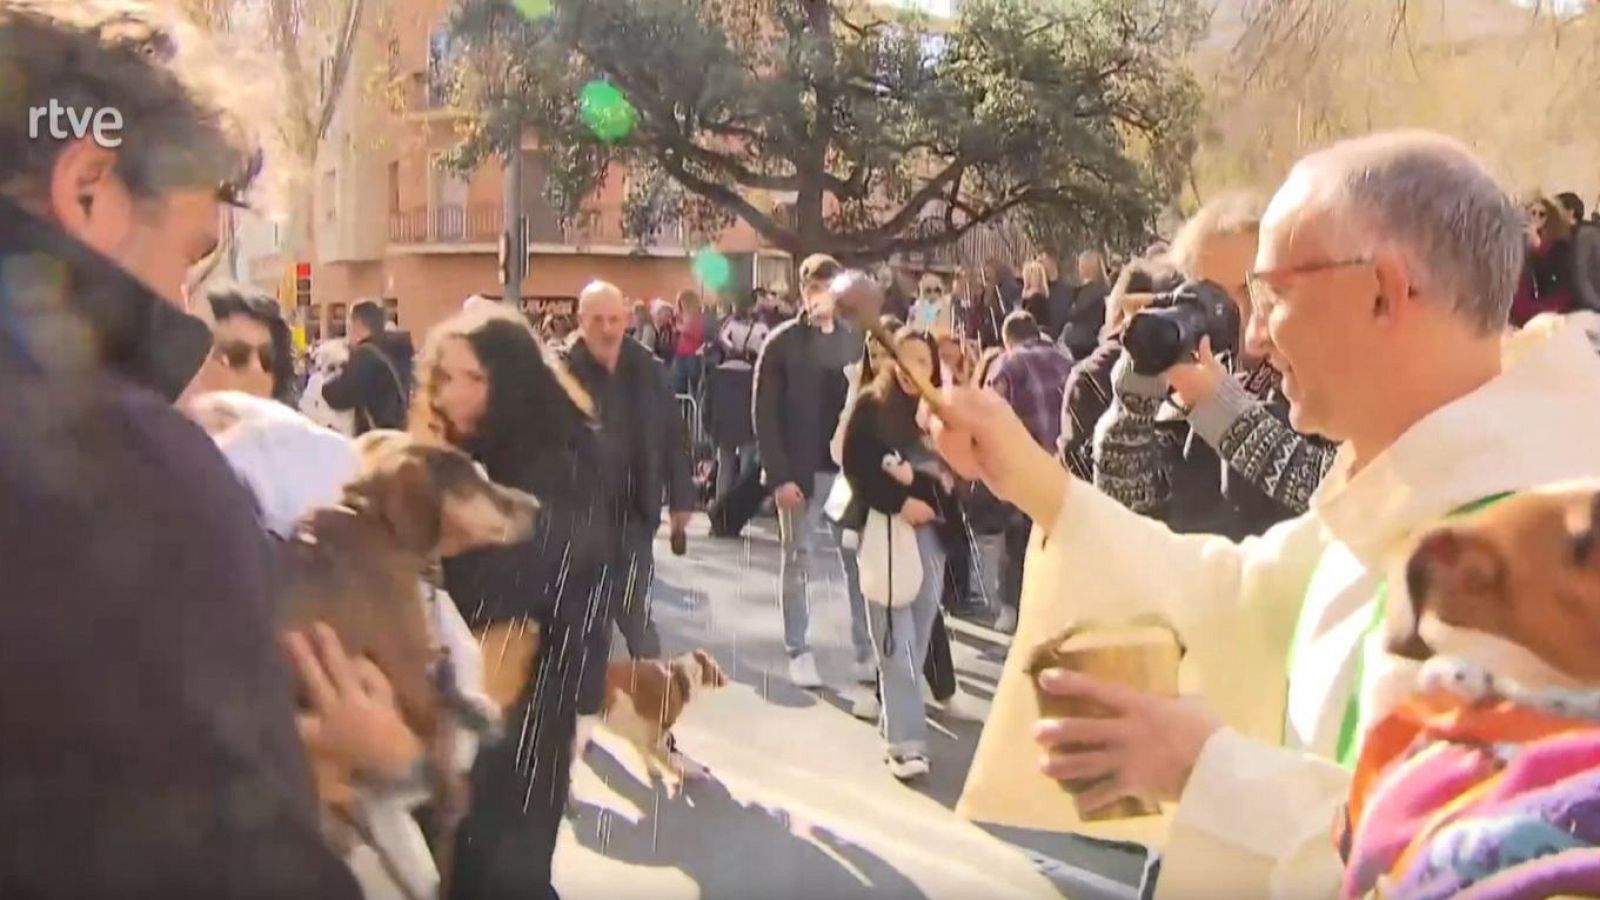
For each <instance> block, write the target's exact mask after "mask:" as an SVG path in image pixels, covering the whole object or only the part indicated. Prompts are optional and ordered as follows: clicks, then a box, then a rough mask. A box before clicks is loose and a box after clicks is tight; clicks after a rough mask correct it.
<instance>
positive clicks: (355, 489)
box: [279, 431, 538, 811]
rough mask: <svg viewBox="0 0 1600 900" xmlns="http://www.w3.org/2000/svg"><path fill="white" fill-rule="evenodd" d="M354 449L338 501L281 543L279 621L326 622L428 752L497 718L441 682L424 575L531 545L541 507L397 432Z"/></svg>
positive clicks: (461, 459)
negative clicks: (463, 556)
mask: <svg viewBox="0 0 1600 900" xmlns="http://www.w3.org/2000/svg"><path fill="white" fill-rule="evenodd" d="M357 450H358V452H359V457H360V462H359V469H358V474H357V476H356V479H355V480H354V481H353V482H351V483H350V484H349V485H347V486H346V488H345V490H344V495H343V498H342V500H341V502H340V503H339V504H338V505H335V506H330V507H326V508H322V509H317V510H314V511H313V512H311V513H309V514H308V515H306V516H305V518H303V519H302V520H301V522H300V526H299V529H298V530H297V531H296V533H295V535H294V537H293V538H292V539H291V540H290V541H288V542H287V543H286V544H285V545H284V548H283V553H282V557H283V562H284V570H285V573H286V581H287V584H286V587H285V591H284V594H283V596H282V600H281V605H280V609H279V612H280V624H281V625H282V626H283V627H284V628H285V629H286V630H299V629H304V628H306V627H309V626H310V625H311V624H313V623H316V622H323V623H326V624H327V625H328V626H329V627H331V628H332V629H333V630H334V632H335V633H337V634H338V636H339V639H340V641H341V643H342V644H343V645H344V647H345V649H346V650H347V651H348V652H349V653H350V654H351V655H352V656H357V657H359V656H365V657H367V658H369V659H371V660H372V662H373V663H374V664H375V665H376V666H377V667H378V669H379V670H381V671H382V672H383V673H384V675H385V676H386V677H387V678H388V680H389V682H390V683H391V684H392V685H393V688H394V694H395V700H396V703H397V705H398V707H399V709H400V713H401V716H402V718H403V719H404V720H405V722H406V724H407V725H408V726H409V727H410V728H411V730H412V731H414V732H415V733H416V734H417V735H418V736H419V737H420V738H421V739H422V740H423V742H424V743H425V744H428V745H429V746H435V740H436V739H440V740H446V738H443V737H441V736H444V735H446V734H447V733H448V734H449V735H452V736H453V733H454V732H453V730H452V729H453V726H454V722H455V719H457V718H459V719H461V720H462V721H463V722H467V723H474V720H477V722H476V723H475V724H479V725H482V726H487V725H491V724H493V723H494V722H496V721H497V719H498V711H495V710H487V709H481V708H479V706H481V704H479V705H473V704H471V703H470V701H467V699H466V698H465V695H464V694H462V693H461V691H460V689H459V686H458V685H454V684H453V683H450V679H449V678H441V677H440V668H439V663H440V654H439V651H438V650H437V648H436V642H435V639H434V634H433V630H432V628H431V627H430V625H429V615H430V612H429V610H430V607H429V604H428V598H427V596H426V594H425V590H424V584H425V579H426V576H427V575H428V574H429V572H430V570H431V569H432V568H433V566H434V564H435V562H436V561H437V560H438V559H439V558H441V557H447V556H451V555H454V554H457V553H461V552H464V551H467V550H470V549H475V548H479V547H487V546H499V545H506V544H512V543H515V542H517V541H520V540H522V539H524V538H526V536H527V535H528V534H529V533H530V531H531V530H532V527H533V520H534V514H535V512H536V510H537V509H538V502H537V501H536V500H535V499H534V498H533V497H532V496H530V495H528V494H526V493H523V492H521V491H517V490H512V489H510V488H506V487H502V486H500V485H498V484H495V483H494V482H492V481H490V480H489V479H488V478H487V477H486V476H485V475H484V474H483V471H482V470H481V469H480V468H479V467H478V466H477V465H476V464H475V463H473V462H472V460H471V459H470V458H468V457H467V456H466V455H464V454H462V453H460V452H459V451H457V450H454V449H452V448H449V447H445V446H439V445H433V444H428V443H423V442H420V441H418V440H416V439H414V438H412V437H410V436H409V435H406V434H403V433H400V432H382V431H380V432H372V433H370V434H368V435H365V436H363V437H362V438H361V439H360V440H359V441H358V442H357ZM442 602H448V601H447V600H446V601H442ZM447 709H448V710H453V711H454V712H455V713H457V715H456V716H448V715H444V713H445V712H446V711H447ZM439 762H440V760H438V759H436V763H439ZM444 768H448V766H447V765H445V766H444ZM322 787H324V788H332V790H324V796H325V802H328V801H330V800H332V799H333V798H339V797H348V796H349V795H350V793H351V792H350V791H348V790H339V786H337V785H333V786H322ZM329 795H331V797H330V796H329ZM335 802H337V801H335ZM330 811H338V810H337V809H331V810H330Z"/></svg>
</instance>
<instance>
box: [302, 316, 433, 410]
mask: <svg viewBox="0 0 1600 900" xmlns="http://www.w3.org/2000/svg"><path fill="white" fill-rule="evenodd" d="M413 356H415V350H414V349H413V348H412V344H411V335H410V334H408V333H406V332H404V331H386V332H384V333H383V334H379V335H374V336H373V337H370V338H368V339H366V340H364V341H362V342H361V343H359V344H357V345H356V348H355V350H353V351H351V353H350V362H349V363H348V364H347V365H346V366H345V367H344V371H343V372H340V373H339V375H338V376H337V377H335V378H331V379H329V380H328V382H327V383H326V384H324V385H323V386H322V399H324V400H326V401H328V405H329V406H331V407H333V408H334V409H338V410H355V411H356V433H357V434H365V433H366V432H368V431H372V430H374V429H378V428H405V427H406V412H407V409H406V408H407V405H408V404H409V403H410V398H411V369H412V357H413Z"/></svg>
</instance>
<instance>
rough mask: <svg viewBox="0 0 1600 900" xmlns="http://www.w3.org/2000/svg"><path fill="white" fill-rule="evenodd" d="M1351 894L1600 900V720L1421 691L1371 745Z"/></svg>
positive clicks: (1375, 733) (1347, 891)
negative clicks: (1582, 898)
mask: <svg viewBox="0 0 1600 900" xmlns="http://www.w3.org/2000/svg"><path fill="white" fill-rule="evenodd" d="M1340 826H1341V827H1340V828H1339V829H1338V834H1337V835H1336V838H1337V840H1338V842H1339V846H1340V849H1341V851H1342V852H1343V853H1344V858H1345V861H1346V868H1345V879H1344V884H1343V886H1342V889H1341V891H1340V896H1341V897H1342V898H1357V897H1363V898H1365V897H1381V898H1405V900H1429V898H1445V897H1472V898H1480V900H1512V898H1517V900H1521V898H1528V900H1532V898H1548V897H1556V896H1562V895H1567V896H1586V897H1600V722H1597V721H1594V720H1593V719H1590V718H1588V717H1579V716H1570V715H1565V716H1564V715H1558V714H1552V713H1551V712H1547V711H1542V710H1539V709H1535V708H1532V707H1529V706H1527V705H1526V704H1518V703H1512V702H1510V701H1506V700H1494V699H1488V700H1483V699H1479V700H1474V699H1471V698H1467V697H1463V696H1461V695H1459V694H1454V693H1450V692H1433V693H1429V694H1424V695H1419V696H1418V697H1416V698H1414V699H1413V700H1412V701H1411V702H1409V703H1407V704H1405V705H1404V706H1402V707H1401V708H1400V709H1398V710H1396V711H1395V712H1394V713H1393V714H1391V715H1390V716H1389V717H1387V718H1386V719H1384V720H1383V721H1382V722H1380V723H1379V724H1378V725H1377V726H1376V727H1375V728H1374V729H1372V730H1371V731H1370V732H1369V733H1368V734H1367V737H1366V740H1365V742H1364V746H1363V749H1362V753H1361V757H1360V760H1359V762H1358V764H1357V767H1356V772H1355V781H1354V787H1353V790H1352V793H1351V800H1350V804H1349V808H1348V810H1347V815H1346V817H1345V821H1344V822H1342V823H1340Z"/></svg>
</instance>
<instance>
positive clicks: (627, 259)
mask: <svg viewBox="0 0 1600 900" xmlns="http://www.w3.org/2000/svg"><path fill="white" fill-rule="evenodd" d="M449 6H450V3H449V0H416V2H413V3H408V4H405V5H404V6H403V7H401V6H400V5H399V4H396V5H395V7H394V8H393V12H391V13H390V16H389V19H388V21H386V22H384V23H382V25H383V27H381V28H372V29H368V31H369V34H368V36H367V37H366V38H365V39H364V40H363V41H362V43H361V44H360V45H359V46H358V48H357V51H356V58H355V63H354V66H353V68H352V72H351V76H350V77H349V78H348V79H347V81H346V84H345V91H346V95H345V97H344V98H343V101H342V102H341V104H340V107H339V111H338V113H337V115H336V116H335V119H334V121H333V123H332V125H331V126H330V128H329V131H328V133H327V135H326V137H325V138H324V142H323V147H322V152H321V153H320V159H319V161H318V171H316V172H314V173H312V174H311V175H310V177H311V178H312V179H313V181H312V188H313V191H314V196H315V209H314V211H313V213H312V214H313V217H314V222H313V229H314V234H315V252H314V253H313V254H306V256H310V257H311V258H310V259H305V258H300V259H296V258H292V257H291V256H290V255H289V254H287V253H286V252H285V249H284V246H283V241H282V237H283V233H282V230H281V229H280V228H278V227H275V226H273V225H272V224H270V223H264V222H261V221H259V220H250V219H249V218H248V217H247V218H246V219H245V220H243V221H241V222H239V223H238V226H237V235H238V243H239V251H238V257H239V259H238V263H237V265H236V275H237V276H239V277H240V278H241V279H242V280H246V281H249V282H251V283H254V284H255V285H257V286H258V287H261V288H263V289H265V290H269V291H271V292H273V293H274V294H275V295H277V296H279V297H280V298H282V299H283V300H284V302H285V304H286V305H287V306H289V307H290V308H291V309H293V308H295V307H298V311H297V314H298V316H299V317H300V320H301V321H302V322H303V323H304V324H305V326H306V331H307V336H308V337H309V338H311V339H313V340H314V339H316V337H318V336H319V335H331V336H338V335H342V334H343V333H344V329H345V322H346V317H347V314H348V309H349V306H350V304H351V303H353V302H355V301H357V300H360V299H363V298H382V299H383V300H384V302H385V303H386V305H388V306H389V307H390V309H391V310H392V312H393V314H394V315H395V316H396V317H397V319H398V321H399V322H400V324H401V325H402V327H405V328H407V329H409V330H411V331H413V332H415V333H418V334H421V333H423V332H425V331H426V330H427V329H428V328H430V327H431V326H432V325H433V324H435V323H436V322H438V321H440V320H442V319H444V318H445V317H447V316H449V315H450V314H451V313H453V312H455V311H456V310H458V309H460V307H461V303H462V301H463V300H464V299H465V298H467V297H468V296H470V295H472V294H485V295H499V294H500V293H501V292H502V288H501V284H500V266H499V241H500V236H501V233H502V231H503V230H504V218H505V214H504V206H505V196H504V180H503V176H504V171H503V167H502V165H501V163H500V162H499V161H498V160H495V161H491V162H489V163H486V164H485V165H483V166H481V167H480V168H479V169H478V170H477V171H475V172H473V173H472V174H471V175H470V176H466V177H463V176H461V175H459V174H456V173H454V172H451V171H449V170H448V169H447V168H446V167H445V166H444V165H443V163H442V161H441V160H442V156H443V154H444V153H446V152H447V151H448V150H449V149H450V148H451V147H452V146H453V144H454V143H455V140H456V137H455V133H454V129H455V127H456V125H457V123H458V122H459V121H460V119H461V113H459V112H458V111H456V110H452V109H449V108H447V107H446V106H445V104H444V102H443V92H442V91H441V90H439V89H438V87H437V86H438V85H439V84H440V82H441V78H440V75H441V62H442V61H443V57H444V54H445V53H447V52H448V45H447V42H446V41H445V39H444V36H445V25H444V21H445V18H446V16H447V14H448V9H449ZM383 44H387V46H383ZM371 73H380V75H381V74H384V73H386V74H387V76H388V81H389V84H388V87H387V89H382V88H375V87H374V84H375V83H376V82H377V81H378V80H379V79H375V78H373V77H371ZM397 101H398V102H397ZM396 107H398V109H397V108H396ZM544 186H545V165H544V157H543V154H542V152H541V151H540V150H539V149H538V147H537V145H536V143H535V142H534V141H533V139H532V137H531V136H530V137H529V138H528V139H527V140H526V143H525V145H524V148H523V150H522V191H521V209H520V212H521V214H522V215H523V216H525V217H527V219H528V223H529V244H530V246H529V251H530V262H529V266H528V273H527V277H526V278H525V279H524V280H523V282H522V286H521V294H522V296H523V298H524V299H525V300H527V301H528V302H529V304H530V305H543V306H553V307H555V308H558V309H563V308H568V307H570V306H571V305H573V304H575V302H576V297H577V294H578V292H579V291H580V290H581V289H582V287H583V286H584V285H585V284H587V283H588V282H590V281H591V280H593V279H596V278H604V279H607V280H609V281H613V282H615V283H616V284H617V285H619V286H620V287H621V288H622V289H623V290H624V291H625V292H626V293H627V294H629V295H630V296H632V297H635V298H640V299H651V298H656V297H662V298H670V297H671V296H673V295H674V294H676V293H677V291H679V290H681V289H683V288H692V287H700V286H699V285H697V284H696V283H695V278H694V275H693V271H692V267H691V261H692V255H693V253H694V251H695V250H697V249H699V248H698V247H695V246H692V245H691V239H690V236H688V235H685V234H684V233H682V231H681V230H680V229H678V228H666V229H663V230H662V231H661V232H660V233H659V234H657V235H654V236H653V237H652V239H651V240H649V241H647V242H645V244H644V246H639V245H638V244H637V243H636V242H634V241H632V240H630V239H629V238H627V237H626V236H625V235H624V231H623V225H622V202H623V198H624V197H625V196H626V195H627V187H628V174H627V173H626V172H625V171H614V172H612V173H610V176H609V177H608V178H607V180H606V182H605V184H604V186H603V187H602V189H601V190H599V191H597V192H596V194H595V195H594V196H592V197H590V198H589V199H588V201H587V202H586V203H585V204H584V209H583V211H582V212H581V213H580V214H579V215H578V216H577V217H576V218H575V219H574V220H573V221H571V222H568V223H565V224H563V223H561V222H560V221H559V220H558V217H557V216H556V214H555V212H554V210H553V209H552V208H551V207H550V205H549V203H548V202H547V201H546V200H545V198H544ZM717 249H718V250H719V252H722V253H723V254H725V255H726V256H728V258H729V259H730V261H731V262H732V264H733V273H734V274H733V285H732V286H731V287H730V291H738V290H742V291H748V290H749V289H750V287H751V286H753V285H754V284H757V283H759V284H761V285H763V286H771V285H773V284H779V283H782V282H783V281H784V277H785V273H786V272H787V271H788V268H789V262H788V258H787V256H785V255H783V254H776V253H772V252H770V251H761V250H760V243H759V241H758V240H757V238H756V236H755V234H754V233H753V232H751V231H750V230H749V229H748V228H745V227H742V226H740V227H736V228H733V229H730V230H729V231H728V232H726V233H724V234H722V235H720V236H718V239H717ZM308 274H309V278H308V279H307V278H305V276H306V275H308ZM297 275H298V276H299V278H300V279H305V280H302V281H300V285H301V286H302V287H309V291H308V292H307V291H302V292H300V295H299V296H298V297H297V296H296V289H295V288H296V281H297V280H298V279H297ZM306 281H309V285H306V283H305V282H306ZM307 294H308V296H307Z"/></svg>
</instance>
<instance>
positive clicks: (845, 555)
mask: <svg viewBox="0 0 1600 900" xmlns="http://www.w3.org/2000/svg"><path fill="white" fill-rule="evenodd" d="M838 477H839V475H838V473H836V472H818V473H817V474H816V477H815V479H814V480H813V481H812V487H813V492H812V494H811V496H810V497H807V498H806V505H805V508H804V509H802V510H794V511H792V512H791V511H786V510H781V509H780V510H778V539H779V542H780V544H781V545H782V548H783V562H782V563H781V565H780V568H779V573H778V583H779V589H778V590H779V594H778V600H779V604H780V605H781V606H782V607H783V646H784V649H785V650H788V651H789V658H790V659H794V658H795V657H797V656H799V655H801V654H802V653H809V652H810V651H811V645H810V644H809V643H808V642H807V640H806V632H807V631H808V630H810V627H811V595H810V587H811V577H812V563H813V562H814V561H815V560H816V559H817V558H827V559H829V560H831V559H832V558H833V557H834V556H837V557H838V558H839V563H840V566H841V567H842V568H843V569H844V586H845V592H846V594H847V595H848V596H849V600H850V640H851V643H852V644H854V645H855V651H856V661H857V662H867V661H869V660H871V659H872V637H871V635H869V634H868V633H867V602H866V600H864V599H862V597H861V574H860V571H859V570H858V569H857V568H856V553H855V551H854V550H846V549H845V548H844V545H843V543H842V542H841V537H842V536H843V533H844V532H843V529H841V528H840V527H839V526H837V525H835V524H833V523H832V522H830V521H828V517H827V516H824V515H823V514H822V506H823V504H824V503H826V502H827V500H828V492H829V491H831V490H832V489H833V480H834V479H835V478H838ZM823 583H824V584H826V581H824V582H823Z"/></svg>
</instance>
